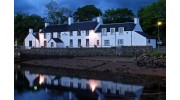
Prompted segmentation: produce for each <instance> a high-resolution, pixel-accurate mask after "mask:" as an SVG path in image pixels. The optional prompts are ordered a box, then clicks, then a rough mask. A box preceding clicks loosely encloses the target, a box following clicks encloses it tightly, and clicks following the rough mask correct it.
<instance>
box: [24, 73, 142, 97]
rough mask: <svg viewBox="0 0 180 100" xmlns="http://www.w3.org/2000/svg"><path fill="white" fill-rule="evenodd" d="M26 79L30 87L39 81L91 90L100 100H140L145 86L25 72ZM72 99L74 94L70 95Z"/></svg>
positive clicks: (40, 82)
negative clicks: (126, 99)
mask: <svg viewBox="0 0 180 100" xmlns="http://www.w3.org/2000/svg"><path fill="white" fill-rule="evenodd" d="M24 74H25V77H26V78H27V80H28V81H29V85H30V87H33V86H34V81H35V80H36V79H38V81H39V82H38V83H39V85H53V86H62V87H67V88H74V89H80V90H91V91H92V92H95V93H96V94H97V95H98V100H104V96H106V95H109V96H134V100H140V96H141V94H142V90H143V86H139V85H131V84H122V83H115V82H112V81H103V80H95V79H83V78H75V77H65V76H63V77H56V76H53V75H42V74H31V73H30V72H29V71H25V73H24ZM68 94H69V98H72V95H74V94H73V93H71V92H70V93H68Z"/></svg>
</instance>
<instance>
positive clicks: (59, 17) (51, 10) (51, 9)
mask: <svg viewBox="0 0 180 100" xmlns="http://www.w3.org/2000/svg"><path fill="white" fill-rule="evenodd" d="M46 8H47V11H46V14H47V20H48V21H50V22H52V23H54V24H63V23H64V22H65V21H66V20H67V18H68V17H69V16H72V12H71V10H69V9H68V8H65V7H60V5H58V4H57V2H55V1H51V2H49V3H48V4H46Z"/></svg>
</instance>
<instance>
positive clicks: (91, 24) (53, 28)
mask: <svg viewBox="0 0 180 100" xmlns="http://www.w3.org/2000/svg"><path fill="white" fill-rule="evenodd" d="M97 25H98V23H97V22H96V21H87V22H77V23H72V24H71V25H68V24H60V25H49V26H47V27H46V28H44V29H43V32H65V31H78V30H92V29H95V27H96V26H97Z"/></svg>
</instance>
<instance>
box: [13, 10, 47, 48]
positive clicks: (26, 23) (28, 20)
mask: <svg viewBox="0 0 180 100" xmlns="http://www.w3.org/2000/svg"><path fill="white" fill-rule="evenodd" d="M43 27H44V19H43V18H41V17H40V16H38V15H35V14H32V15H28V14H23V13H17V14H16V15H15V16H14V40H15V39H17V41H18V44H21V45H22V44H23V42H24V39H25V37H26V36H27V35H28V30H29V28H33V29H34V32H39V29H42V28H43Z"/></svg>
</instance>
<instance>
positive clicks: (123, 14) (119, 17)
mask: <svg viewBox="0 0 180 100" xmlns="http://www.w3.org/2000/svg"><path fill="white" fill-rule="evenodd" d="M133 17H134V14H133V12H132V10H129V9H127V8H117V9H108V10H106V11H105V13H104V15H103V19H104V23H122V22H130V21H133Z"/></svg>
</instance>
